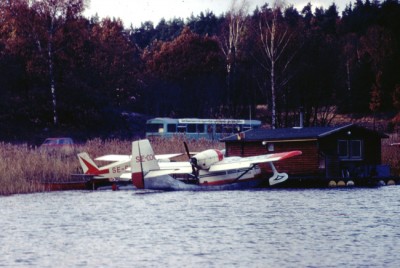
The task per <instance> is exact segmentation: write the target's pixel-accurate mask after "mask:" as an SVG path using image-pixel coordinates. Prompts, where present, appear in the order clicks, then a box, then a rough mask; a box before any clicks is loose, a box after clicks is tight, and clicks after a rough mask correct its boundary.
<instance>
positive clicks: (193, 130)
mask: <svg viewBox="0 0 400 268" xmlns="http://www.w3.org/2000/svg"><path fill="white" fill-rule="evenodd" d="M187 132H188V133H196V132H197V131H196V124H188V125H187Z"/></svg>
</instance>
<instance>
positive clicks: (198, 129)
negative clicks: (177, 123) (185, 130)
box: [197, 124, 204, 133]
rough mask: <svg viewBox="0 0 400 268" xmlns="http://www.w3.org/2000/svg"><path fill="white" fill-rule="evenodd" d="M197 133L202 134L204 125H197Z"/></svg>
mask: <svg viewBox="0 0 400 268" xmlns="http://www.w3.org/2000/svg"><path fill="white" fill-rule="evenodd" d="M197 132H199V133H204V125H202V124H197Z"/></svg>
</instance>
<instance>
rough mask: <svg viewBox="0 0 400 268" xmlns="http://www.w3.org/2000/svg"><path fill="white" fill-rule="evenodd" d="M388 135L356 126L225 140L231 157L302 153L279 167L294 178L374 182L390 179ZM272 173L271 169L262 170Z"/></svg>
mask: <svg viewBox="0 0 400 268" xmlns="http://www.w3.org/2000/svg"><path fill="white" fill-rule="evenodd" d="M382 138H387V136H386V135H385V134H381V133H379V132H376V131H372V130H369V129H366V128H364V127H360V126H357V125H354V124H350V125H345V126H340V127H304V128H280V129H255V130H250V131H247V132H244V133H241V134H240V135H234V136H230V137H227V138H225V139H222V140H221V141H223V142H225V147H226V154H227V156H253V155H259V154H266V153H273V152H284V151H291V150H300V151H302V152H303V154H302V155H300V156H296V157H293V158H290V159H286V160H283V161H280V162H276V164H275V166H276V167H277V169H278V170H279V171H280V172H287V173H288V174H289V176H290V177H291V178H303V179H305V178H318V179H320V180H321V179H332V178H334V179H335V178H336V179H337V178H370V177H371V176H376V175H378V176H385V175H387V176H389V174H388V173H389V170H388V167H385V166H381V139H382ZM262 168H263V169H265V171H266V172H267V171H268V166H262Z"/></svg>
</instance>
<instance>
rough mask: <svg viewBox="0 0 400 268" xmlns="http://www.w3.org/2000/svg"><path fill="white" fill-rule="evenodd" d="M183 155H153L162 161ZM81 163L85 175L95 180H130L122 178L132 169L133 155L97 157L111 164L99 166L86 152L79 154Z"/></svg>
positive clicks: (98, 159)
mask: <svg viewBox="0 0 400 268" xmlns="http://www.w3.org/2000/svg"><path fill="white" fill-rule="evenodd" d="M180 155H182V154H181V153H178V154H160V155H154V156H153V157H154V158H155V159H156V160H157V161H160V162H165V161H170V159H171V158H174V157H177V156H180ZM78 159H79V163H80V165H81V167H82V170H83V173H84V174H82V175H83V176H86V177H89V178H93V179H95V180H103V179H109V180H110V181H119V180H123V181H129V180H131V179H130V178H129V179H126V178H120V176H121V175H122V174H124V173H129V172H130V169H131V155H117V154H110V155H104V156H100V157H97V158H95V159H94V160H96V161H109V162H112V163H111V164H108V165H105V166H101V167H99V166H97V164H96V163H95V162H94V161H93V159H92V158H90V156H89V154H88V153H86V152H83V153H79V154H78Z"/></svg>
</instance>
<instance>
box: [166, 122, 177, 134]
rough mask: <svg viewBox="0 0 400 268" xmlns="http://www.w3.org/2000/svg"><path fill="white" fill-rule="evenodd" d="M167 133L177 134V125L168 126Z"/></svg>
mask: <svg viewBox="0 0 400 268" xmlns="http://www.w3.org/2000/svg"><path fill="white" fill-rule="evenodd" d="M167 131H168V132H170V133H175V132H176V124H168V125H167Z"/></svg>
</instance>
